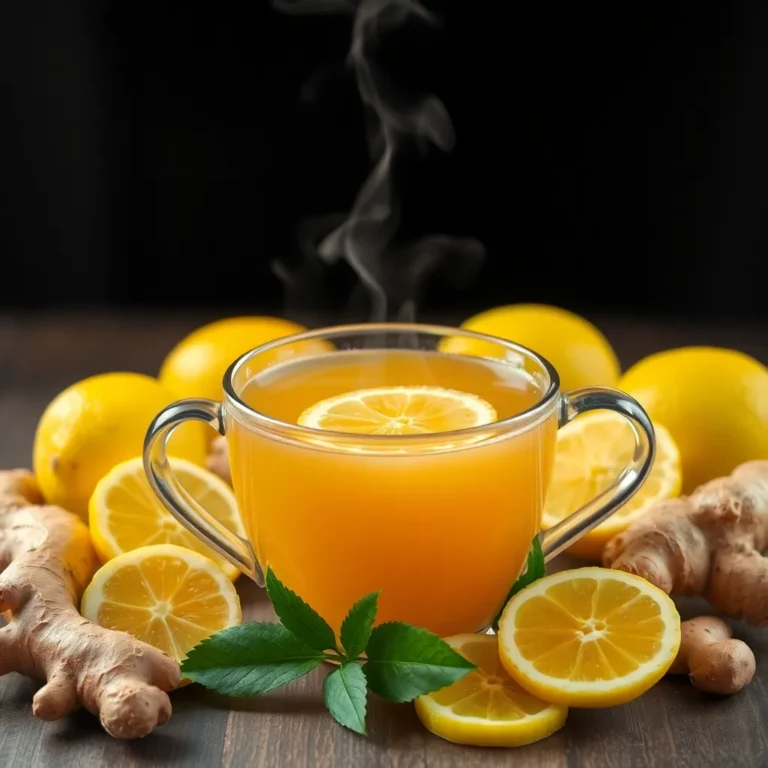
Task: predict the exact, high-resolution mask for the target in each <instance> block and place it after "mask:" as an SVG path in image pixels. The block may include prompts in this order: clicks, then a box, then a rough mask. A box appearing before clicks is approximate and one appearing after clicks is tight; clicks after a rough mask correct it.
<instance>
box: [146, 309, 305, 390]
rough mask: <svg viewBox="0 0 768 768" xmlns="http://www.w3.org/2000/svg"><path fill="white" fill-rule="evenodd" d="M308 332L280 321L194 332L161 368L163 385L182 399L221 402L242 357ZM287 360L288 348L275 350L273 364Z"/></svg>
mask: <svg viewBox="0 0 768 768" xmlns="http://www.w3.org/2000/svg"><path fill="white" fill-rule="evenodd" d="M304 330H306V328H304V327H303V326H301V325H298V324H296V323H293V322H291V321H289V320H283V319H281V318H278V317H258V316H254V317H230V318H226V319H224V320H218V321H217V322H215V323H211V324H210V325H205V326H203V327H202V328H198V329H197V330H196V331H193V332H192V333H190V334H189V335H188V336H186V337H185V338H184V339H182V340H181V341H180V342H179V343H178V344H177V345H176V346H175V347H174V348H173V349H172V350H171V352H170V353H169V355H168V357H166V358H165V360H164V361H163V365H162V367H161V368H160V381H161V382H162V383H163V384H164V385H165V386H166V387H168V388H169V389H171V390H173V391H174V392H175V393H176V394H177V395H178V396H179V397H207V398H209V399H211V400H221V396H222V380H223V378H224V374H225V372H226V370H227V368H229V366H230V365H231V364H232V363H233V362H234V361H235V360H237V358H238V357H240V355H242V354H244V353H245V352H248V351H249V350H251V349H253V348H254V347H258V346H260V345H261V344H266V343H267V342H268V341H274V340H275V339H279V338H282V337H284V336H291V335H292V334H294V333H300V332H301V331H304ZM306 344H307V342H305V346H306ZM294 352H295V350H294ZM286 356H287V355H286V349H285V348H281V349H278V350H275V352H274V353H273V355H272V356H271V360H269V362H275V361H276V360H278V359H282V358H283V357H286ZM264 362H266V361H265V360H264Z"/></svg>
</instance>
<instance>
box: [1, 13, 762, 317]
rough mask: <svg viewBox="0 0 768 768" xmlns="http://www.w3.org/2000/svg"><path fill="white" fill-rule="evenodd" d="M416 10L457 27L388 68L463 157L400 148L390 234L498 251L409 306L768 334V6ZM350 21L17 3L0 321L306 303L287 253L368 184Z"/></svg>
mask: <svg viewBox="0 0 768 768" xmlns="http://www.w3.org/2000/svg"><path fill="white" fill-rule="evenodd" d="M429 5H430V7H432V8H437V9H439V10H440V12H441V15H442V18H443V22H444V23H443V25H442V27H441V28H440V29H439V30H438V31H437V32H434V31H433V32H429V31H428V30H425V29H422V31H421V32H420V33H419V34H414V33H413V30H410V31H409V30H405V31H404V33H403V35H402V37H401V38H400V39H398V40H396V39H394V38H392V39H387V40H386V41H384V42H383V43H382V47H383V48H382V49H383V53H382V62H384V64H385V65H386V66H387V67H388V68H389V69H390V70H391V74H392V76H393V78H394V79H395V82H397V83H398V84H399V85H400V86H401V87H407V88H408V89H409V90H411V91H418V90H429V91H434V92H435V93H437V94H438V95H439V96H440V98H442V99H443V101H444V102H445V104H446V106H447V107H448V110H449V112H450V114H451V116H452V118H453V121H454V126H455V129H456V134H457V145H456V148H455V150H454V152H453V153H452V154H451V155H450V156H442V155H441V154H440V153H439V152H436V151H431V152H427V154H426V155H423V156H420V155H419V154H418V153H417V152H416V151H413V152H411V153H407V154H406V155H405V158H406V160H405V161H404V162H403V163H401V164H400V165H399V167H398V169H397V170H398V172H397V175H396V185H397V192H398V194H399V196H400V197H401V198H402V200H403V210H404V229H403V234H404V236H411V235H412V234H413V235H415V234H420V233H426V232H445V233H449V234H455V235H462V236H471V237H476V238H479V239H480V240H481V241H482V242H483V243H484V244H485V246H486V248H487V259H486V261H485V264H484V266H483V268H482V270H481V271H480V272H479V273H478V274H477V275H476V276H475V279H474V280H473V281H472V282H471V283H469V284H468V285H466V286H465V287H463V288H462V289H461V290H458V289H457V288H456V287H451V286H449V285H447V284H445V285H444V284H443V283H442V282H441V281H440V280H439V279H435V280H434V281H432V282H431V283H430V287H429V289H428V290H427V293H426V295H425V297H424V300H423V306H422V315H424V314H427V315H428V314H430V313H432V312H440V311H443V310H444V309H446V308H448V307H450V308H451V309H452V310H454V311H455V310H461V311H467V312H469V311H473V310H475V309H478V308H480V307H483V306H487V305H490V304H497V303H506V302H513V301H529V300H534V301H544V302H552V303H557V304H561V305H564V306H567V307H569V308H572V309H575V310H576V311H582V312H586V313H595V312H619V311H622V312H630V313H633V314H638V315H639V314H644V313H650V312H653V313H655V314H678V315H686V316H699V315H702V316H707V317H709V318H712V317H716V318H722V319H723V320H726V319H730V318H737V317H739V318H746V319H750V320H751V319H756V318H758V317H766V316H768V302H766V301H764V295H765V286H766V277H768V275H766V272H768V268H767V267H766V249H767V248H768V152H767V151H766V145H767V143H768V103H767V102H768V4H765V3H758V2H753V3H738V2H732V3H711V4H706V3H698V2H697V3H694V2H688V3H685V2H680V3H664V4H662V3H658V4H655V3H650V4H644V3H618V4H610V5H609V4H600V3H598V4H594V5H593V4H573V3H570V4H563V5H562V6H561V5H560V4H557V3H545V4H534V3H531V4H528V3H526V4H519V3H503V2H500V0H484V1H483V0H477V1H476V2H472V3H468V2H466V0H464V2H443V3H429ZM350 29H351V18H350V17H349V16H315V17H296V16H288V15H284V14H280V13H278V12H277V11H275V10H273V9H272V8H270V7H269V4H268V3H265V2H261V0H248V1H247V2H236V3H224V2H218V3H206V4H200V5H197V4H192V5H187V4H170V3H168V4H166V3H141V2H136V3H133V2H132V3H126V2H117V1H114V2H112V1H108V0H99V2H96V1H94V2H77V1H76V0H68V2H60V1H53V0H52V1H51V2H33V1H32V0H28V1H27V2H23V3H4V4H3V6H2V10H0V52H1V53H0V56H1V57H2V58H0V87H1V88H2V90H0V95H1V96H2V101H1V102H0V104H2V110H3V119H2V121H0V138H1V139H2V141H0V189H2V207H1V208H0V224H1V225H2V226H1V228H0V261H2V263H3V264H4V267H5V284H6V289H5V290H4V291H3V293H2V299H0V302H1V304H2V307H3V308H6V309H8V308H10V309H12V310H14V309H17V308H58V307H68V306H75V307H83V306H91V305H93V306H95V307H103V306H116V307H141V308H144V307H152V308H158V309H162V308H166V307H170V308H172V309H174V310H175V309H176V308H178V309H182V308H190V307H192V308H201V307H204V308H206V309H216V310H222V311H241V310H246V311H254V312H262V311H270V312H279V311H281V310H286V311H288V312H289V314H290V313H291V312H294V311H295V310H296V308H295V307H292V306H291V305H290V304H288V305H286V303H285V302H286V300H287V299H291V300H292V301H293V302H294V304H295V295H294V294H295V291H294V292H289V295H288V296H287V297H286V292H285V290H284V284H283V283H282V282H281V281H280V280H279V279H278V278H277V277H276V276H275V274H274V271H273V269H272V264H273V262H275V261H281V262H284V263H288V264H295V263H297V260H298V258H299V249H298V245H297V243H298V241H297V235H296V233H297V227H298V226H299V224H300V222H301V221H302V220H303V219H305V218H306V217H308V216H315V215H318V214H327V213H333V212H339V211H345V210H347V209H348V208H349V206H350V205H351V203H352V201H353V199H354V195H355V192H356V191H357V189H358V187H359V185H360V184H361V182H362V180H363V179H364V177H365V175H366V174H367V172H368V170H369V167H370V158H369V156H368V153H367V149H366V144H365V131H364V121H363V113H362V110H361V107H360V102H359V99H358V96H357V92H356V88H355V83H354V79H353V78H352V76H351V74H350V72H349V70H348V69H347V68H345V65H344V58H345V54H346V51H347V48H348V45H349V38H350ZM308 81H309V85H307V82H308ZM302 93H304V94H305V95H306V94H309V96H310V98H309V99H307V98H302ZM313 275H314V276H313V277H312V278H311V281H312V282H311V283H310V289H311V290H310V291H309V293H307V291H306V290H305V291H303V292H302V293H301V295H302V296H303V299H301V300H302V301H312V302H316V303H317V304H318V305H319V306H323V307H325V308H329V309H331V310H332V311H341V310H342V309H343V308H344V307H346V306H347V305H348V301H349V293H350V290H351V288H352V286H353V284H354V281H353V279H352V276H351V273H350V271H349V270H348V269H347V268H345V267H337V268H334V269H331V270H324V271H322V272H320V271H318V272H315V273H313ZM305 282H306V279H305ZM8 285H10V286H11V287H12V290H8V288H7V286H8ZM303 287H304V288H306V287H307V286H306V285H304V286H303ZM356 311H357V310H356Z"/></svg>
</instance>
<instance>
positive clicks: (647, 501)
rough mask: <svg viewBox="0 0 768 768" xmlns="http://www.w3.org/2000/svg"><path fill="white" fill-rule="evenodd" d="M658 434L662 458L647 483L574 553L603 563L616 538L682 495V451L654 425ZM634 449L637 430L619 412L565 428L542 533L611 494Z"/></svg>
mask: <svg viewBox="0 0 768 768" xmlns="http://www.w3.org/2000/svg"><path fill="white" fill-rule="evenodd" d="M654 429H655V432H656V458H655V460H654V463H653V467H652V468H651V471H650V473H649V475H648V477H647V479H646V481H645V483H643V485H642V487H641V488H640V490H639V491H638V492H637V493H636V494H635V495H634V496H633V497H632V498H631V499H630V500H629V501H628V502H627V503H626V504H625V505H624V506H623V507H621V508H619V509H618V510H617V511H616V512H614V513H613V514H612V515H611V516H610V517H609V518H608V519H607V520H606V521H605V522H604V523H602V524H600V525H599V526H598V527H597V528H594V529H593V530H591V531H590V532H589V533H587V534H585V535H584V536H583V537H582V538H581V539H579V540H578V541H577V542H576V543H575V544H573V545H571V547H570V548H569V549H568V552H569V553H570V554H572V555H576V556H578V557H583V558H587V559H590V560H596V561H599V560H600V559H601V557H602V552H603V547H604V546H605V545H606V544H607V543H608V541H609V540H610V539H612V538H613V537H614V536H616V535H617V534H619V533H621V532H622V531H623V530H624V529H625V528H627V527H628V526H629V525H630V524H631V523H632V522H633V521H634V520H636V519H637V518H638V517H640V516H641V515H642V514H643V513H644V512H646V510H648V508H649V507H651V506H652V505H653V504H655V503H656V502H658V501H661V500H662V499H669V498H672V497H674V496H677V495H678V494H679V493H680V489H681V487H682V469H681V466H682V465H681V460H680V452H679V451H678V449H677V445H676V444H675V441H674V440H673V439H672V436H671V435H670V434H669V432H668V431H667V430H666V429H665V428H664V427H663V426H661V425H660V424H654ZM634 448H635V440H634V437H633V433H632V428H631V427H630V426H629V424H628V423H627V421H626V419H624V418H623V417H622V416H619V414H617V413H611V412H603V413H589V414H586V415H584V416H579V417H578V418H577V419H574V421H572V422H571V423H570V424H567V425H566V426H565V427H563V428H562V429H561V430H560V431H559V432H558V435H557V452H556V454H555V465H554V469H553V472H552V479H551V481H550V484H549V490H548V492H547V500H546V504H545V505H544V513H543V517H542V528H544V529H547V528H551V527H552V526H554V525H556V524H557V523H559V522H560V521H561V520H563V519H564V518H566V517H568V515H570V514H571V513H572V512H575V511H576V510H577V509H578V508H579V507H581V506H582V505H584V504H586V503H587V502H588V501H590V500H591V499H594V498H595V496H597V495H598V494H599V493H601V492H602V491H604V490H606V489H607V488H608V487H609V486H610V485H611V483H613V481H614V480H615V479H616V478H617V477H618V476H619V473H620V472H621V470H622V469H624V467H626V466H627V464H629V463H630V461H631V460H632V453H633V451H634Z"/></svg>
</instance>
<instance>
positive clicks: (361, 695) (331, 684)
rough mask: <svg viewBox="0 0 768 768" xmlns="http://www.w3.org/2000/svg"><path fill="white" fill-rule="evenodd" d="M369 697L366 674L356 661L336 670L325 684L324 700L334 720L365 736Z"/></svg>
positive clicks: (327, 678) (326, 679)
mask: <svg viewBox="0 0 768 768" xmlns="http://www.w3.org/2000/svg"><path fill="white" fill-rule="evenodd" d="M367 696H368V688H367V686H366V681H365V673H364V672H363V670H362V668H361V667H360V664H359V663H358V662H356V661H348V662H346V663H345V664H342V665H341V666H340V667H339V668H338V669H334V670H333V672H331V673H330V674H329V675H328V677H326V678H325V680H324V682H323V700H324V701H325V706H326V707H327V708H328V711H329V712H330V713H331V715H333V719H334V720H336V722H337V723H341V724H342V725H344V726H346V727H347V728H349V729H350V730H352V731H354V732H355V733H361V734H363V735H365V713H366V707H367Z"/></svg>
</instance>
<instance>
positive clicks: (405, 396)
mask: <svg viewBox="0 0 768 768" xmlns="http://www.w3.org/2000/svg"><path fill="white" fill-rule="evenodd" d="M494 421H496V411H495V410H494V408H493V406H492V405H491V404H490V403H487V402H486V401H485V400H483V399H482V398H480V397H477V395H472V394H469V393H468V392H459V391H457V390H455V389H443V388H442V387H376V388H374V389H359V390H356V391H355V392H347V393H345V394H343V395H337V396H336V397H329V398H328V399H326V400H321V401H320V402H319V403H315V404H314V405H312V406H310V407H309V408H307V410H306V411H304V412H303V413H302V414H301V416H299V420H298V423H299V425H300V426H302V427H313V428H315V429H324V430H330V431H334V432H350V433H352V434H358V435H427V434H434V433H436V432H452V431H454V430H458V429H469V428H470V427H480V426H483V425H485V424H490V423H492V422H494Z"/></svg>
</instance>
